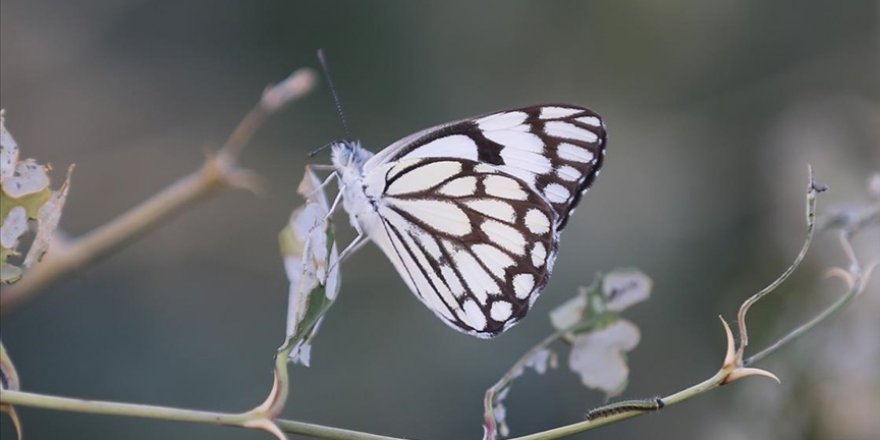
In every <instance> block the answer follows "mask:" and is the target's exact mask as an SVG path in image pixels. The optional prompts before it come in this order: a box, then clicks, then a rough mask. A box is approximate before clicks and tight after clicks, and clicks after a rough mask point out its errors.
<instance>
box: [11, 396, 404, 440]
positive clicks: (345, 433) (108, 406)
mask: <svg viewBox="0 0 880 440" xmlns="http://www.w3.org/2000/svg"><path fill="white" fill-rule="evenodd" d="M0 402H2V403H4V404H9V405H18V406H29V407H34V408H42V409H49V410H57V411H68V412H79V413H89V414H101V415H109V416H127V417H139V418H146V419H161V420H170V421H177V422H192V423H207V424H212V425H226V426H236V427H247V425H248V423H249V422H251V421H253V420H255V417H254V416H253V415H252V414H251V413H249V412H248V413H223V412H213V411H197V410H190V409H180V408H171V407H165V406H155V405H140V404H132V403H120V402H106V401H99V400H84V399H72V398H68V397H57V396H48V395H43V394H37V393H28V392H24V391H11V390H4V391H3V392H0ZM275 423H276V425H277V426H278V427H279V428H281V430H282V431H284V432H287V433H290V434H300V435H307V436H312V437H317V438H323V439H336V440H400V439H396V438H395V437H387V436H382V435H376V434H369V433H365V432H359V431H352V430H348V429H340V428H333V427H329V426H323V425H315V424H311V423H303V422H298V421H294V420H277V421H275Z"/></svg>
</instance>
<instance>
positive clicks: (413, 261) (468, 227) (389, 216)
mask: <svg viewBox="0 0 880 440" xmlns="http://www.w3.org/2000/svg"><path fill="white" fill-rule="evenodd" d="M364 183H365V185H364V187H365V191H366V193H367V194H368V195H373V196H375V195H380V196H381V197H377V198H374V200H377V202H376V213H377V214H378V217H379V218H380V219H381V222H382V229H384V232H385V234H386V236H385V237H384V238H386V239H383V240H376V242H377V244H379V246H380V247H382V248H383V250H384V251H385V253H386V254H387V255H388V256H389V257H390V259H391V261H392V262H393V263H394V265H395V267H396V268H397V271H398V272H399V273H400V276H401V277H402V278H403V279H404V280H405V281H406V282H407V284H408V285H409V287H410V289H411V290H412V291H413V292H414V293H415V294H416V296H417V297H419V299H421V300H422V302H423V303H424V304H425V305H427V306H428V307H429V308H430V309H431V310H433V311H434V313H435V314H437V316H439V317H440V318H441V319H443V320H444V321H445V322H446V323H448V324H450V325H451V326H452V327H453V328H456V329H458V330H460V331H464V332H466V333H470V334H473V335H476V336H479V337H492V336H495V335H497V334H498V333H501V332H502V331H504V330H506V329H507V328H510V326H512V325H513V324H515V323H516V322H517V321H518V320H519V319H521V318H522V317H523V316H525V314H526V312H527V311H528V309H529V307H530V306H531V304H532V303H533V302H534V300H535V298H537V296H538V293H540V291H541V289H542V288H543V287H544V285H545V284H546V283H547V281H548V279H549V277H550V271H551V269H552V266H553V260H554V258H555V256H556V245H557V236H558V234H557V229H556V225H555V224H554V222H553V219H554V216H555V213H554V211H553V208H552V207H551V206H550V205H549V204H548V203H547V202H546V201H545V200H544V199H543V198H541V197H540V196H539V195H538V194H537V193H535V192H534V191H533V190H532V189H531V188H530V187H529V186H528V185H527V184H526V183H525V182H523V181H522V180H520V179H518V178H516V177H514V176H511V175H508V174H505V173H503V172H501V171H499V170H498V169H496V168H495V167H492V166H487V165H486V164H483V163H481V162H477V161H472V160H467V159H454V158H416V159H402V160H399V161H395V162H392V163H389V164H386V165H384V166H382V167H380V168H377V169H375V170H374V172H372V173H370V174H368V175H367V178H366V179H365V181H364ZM371 193H372V194H371Z"/></svg>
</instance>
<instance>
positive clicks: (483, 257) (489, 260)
mask: <svg viewBox="0 0 880 440" xmlns="http://www.w3.org/2000/svg"><path fill="white" fill-rule="evenodd" d="M471 250H472V251H473V252H474V254H476V255H477V258H479V259H480V261H482V262H483V264H485V265H486V267H487V268H488V269H489V271H490V272H492V275H495V276H496V277H498V278H500V279H502V280H503V279H504V269H507V268H508V267H510V266H513V265H514V264H516V263H515V262H514V261H513V259H512V258H510V257H509V256H508V255H507V254H505V253H504V252H502V251H501V250H500V249H498V248H497V247H495V246H492V245H490V244H477V245H474V246H473V247H471Z"/></svg>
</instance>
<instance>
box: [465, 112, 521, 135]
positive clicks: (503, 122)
mask: <svg viewBox="0 0 880 440" xmlns="http://www.w3.org/2000/svg"><path fill="white" fill-rule="evenodd" d="M527 117H528V115H527V114H525V113H523V112H504V113H497V114H494V115H489V116H486V117H484V118H480V119H477V121H476V122H477V127H479V128H480V130H483V131H491V130H505V129H509V128H513V127H517V126H521V127H525V129H526V130H528V126H526V125H522V123H523V122H525V121H526V118H527Z"/></svg>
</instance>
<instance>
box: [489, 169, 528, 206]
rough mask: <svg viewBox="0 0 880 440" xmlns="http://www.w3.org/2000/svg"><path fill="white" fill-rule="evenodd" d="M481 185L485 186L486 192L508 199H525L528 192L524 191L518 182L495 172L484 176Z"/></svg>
mask: <svg viewBox="0 0 880 440" xmlns="http://www.w3.org/2000/svg"><path fill="white" fill-rule="evenodd" d="M483 185H484V186H485V187H486V194H489V195H490V196H495V197H499V198H502V199H508V200H527V199H528V198H529V194H528V193H526V192H525V191H524V190H523V189H522V187H521V186H520V184H519V182H517V181H516V180H513V179H511V178H510V177H505V176H500V175H497V174H494V175H490V176H486V178H485V179H483Z"/></svg>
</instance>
